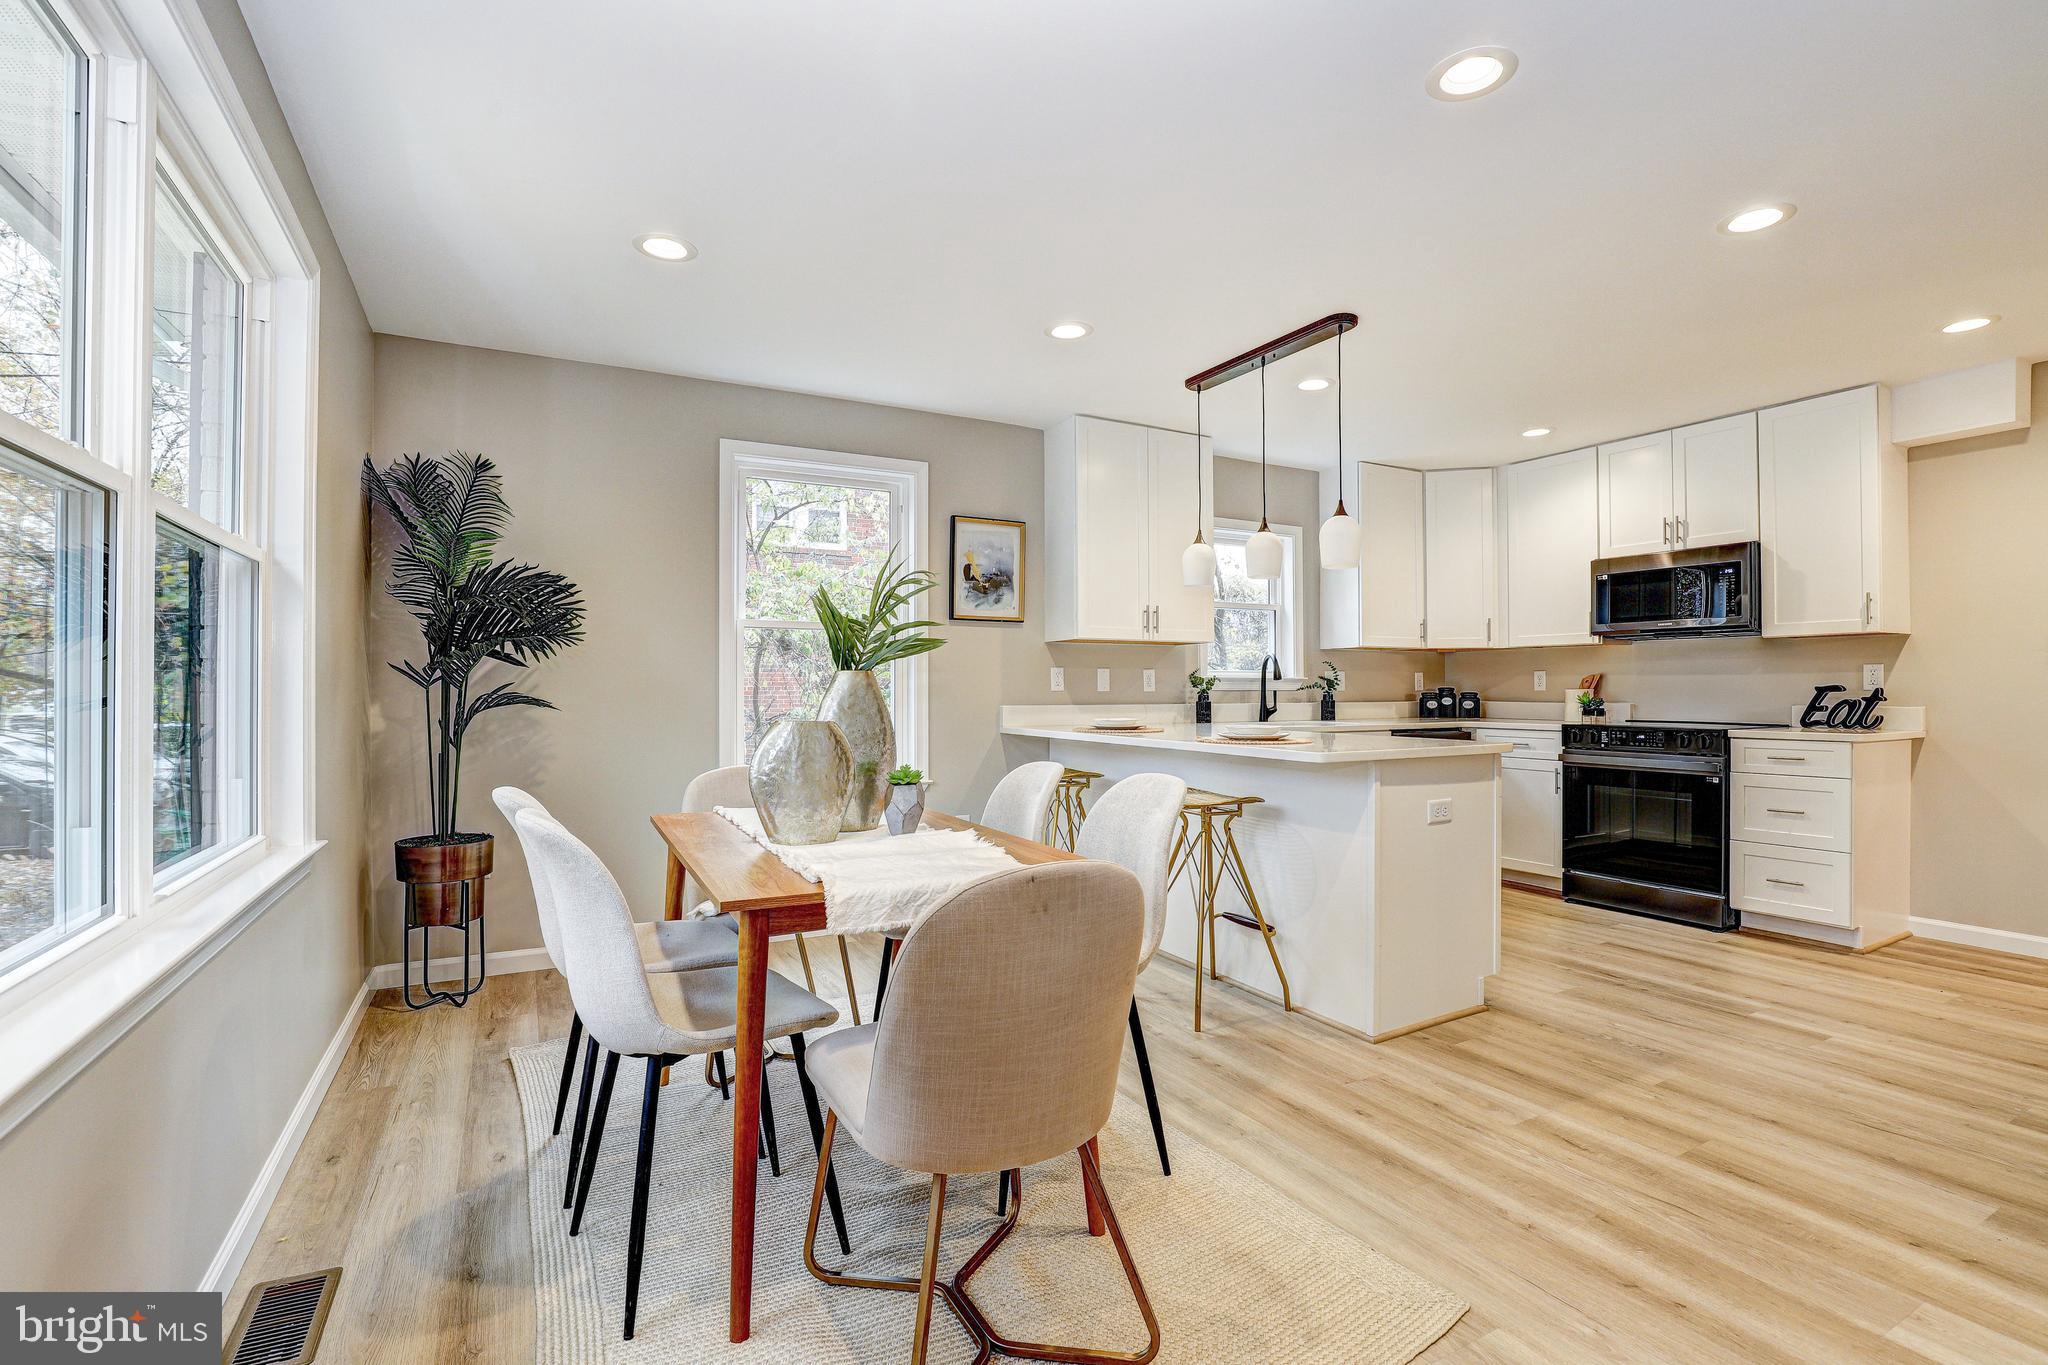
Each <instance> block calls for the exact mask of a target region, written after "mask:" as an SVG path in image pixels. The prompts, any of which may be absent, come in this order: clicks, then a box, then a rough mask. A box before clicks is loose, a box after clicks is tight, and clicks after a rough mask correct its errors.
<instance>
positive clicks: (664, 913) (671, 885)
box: [661, 853, 683, 919]
mask: <svg viewBox="0 0 2048 1365" xmlns="http://www.w3.org/2000/svg"><path fill="white" fill-rule="evenodd" d="M661 917H662V918H663V919H681V918H682V917H683V860H682V859H681V858H678V857H677V856H676V855H675V854H674V853H670V854H669V855H668V884H667V885H666V886H664V887H663V888H662V893H661Z"/></svg>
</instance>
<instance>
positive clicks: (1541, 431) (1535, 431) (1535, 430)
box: [1522, 427, 1550, 441]
mask: <svg viewBox="0 0 2048 1365" xmlns="http://www.w3.org/2000/svg"><path fill="white" fill-rule="evenodd" d="M1522 434H1523V435H1524V436H1526V437H1528V438H1529V439H1530V440H1532V441H1533V440H1535V439H1536V438H1537V437H1538V436H1548V435H1549V434H1550V428H1549V427H1530V428H1529V429H1528V430H1527V431H1525V432H1523V433H1522Z"/></svg>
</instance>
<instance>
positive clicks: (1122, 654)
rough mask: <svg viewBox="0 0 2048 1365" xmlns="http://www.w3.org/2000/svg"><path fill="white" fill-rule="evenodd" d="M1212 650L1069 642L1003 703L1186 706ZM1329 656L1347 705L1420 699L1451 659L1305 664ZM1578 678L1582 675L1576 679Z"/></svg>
mask: <svg viewBox="0 0 2048 1365" xmlns="http://www.w3.org/2000/svg"><path fill="white" fill-rule="evenodd" d="M1207 653H1208V650H1207V648H1206V647H1205V646H1201V645H1138V644H1127V645H1125V644H1117V645H1087V644H1062V645H1047V646H1045V654H1046V659H1045V663H1046V667H1045V668H1044V669H1041V670H1040V672H1039V676H1038V677H1037V678H1036V679H1035V683H1036V686H1035V687H1034V688H1031V689H1029V690H1027V691H1025V692H1021V693H1020V692H1019V691H1018V689H1017V687H1016V686H1015V685H1014V684H1012V685H1011V686H1010V687H1009V688H1008V689H1006V691H1005V695H1004V696H1003V700H1004V701H1006V702H1012V703H1033V702H1064V703H1067V704H1069V705H1073V706H1093V705H1096V704H1098V703H1102V702H1114V703H1118V704H1123V703H1129V702H1185V701H1188V700H1189V699H1190V693H1189V691H1188V685H1187V680H1188V674H1189V672H1191V671H1193V670H1194V669H1196V668H1198V667H1200V666H1201V665H1202V663H1203V661H1204V659H1205V657H1206V655H1207ZM1324 659H1328V660H1329V661H1330V662H1331V663H1333V664H1335V665H1337V667H1338V668H1339V669H1340V670H1341V671H1342V672H1343V674H1344V687H1343V689H1342V690H1341V691H1339V692H1338V693H1337V696H1338V698H1339V699H1340V700H1343V701H1392V700H1397V699H1401V698H1407V697H1412V696H1414V695H1415V675H1416V674H1417V673H1420V674H1422V676H1423V685H1424V686H1427V687H1435V686H1437V685H1439V684H1440V683H1443V682H1445V681H1446V679H1445V677H1444V661H1443V656H1442V655H1440V654H1427V653H1423V652H1422V651H1420V650H1415V651H1408V650H1398V651H1392V652H1388V651H1384V650H1370V649H1332V650H1327V651H1317V650H1314V649H1310V650H1309V651H1308V652H1307V655H1306V657H1305V658H1304V660H1303V663H1304V664H1305V665H1306V667H1307V671H1308V673H1309V674H1310V675H1314V674H1317V673H1320V672H1322V671H1323V660H1324ZM1055 666H1056V667H1059V668H1063V669H1065V670H1066V673H1067V690H1066V691H1065V692H1054V691H1053V690H1052V686H1051V682H1050V678H1049V670H1050V669H1051V668H1053V667H1055ZM1098 668H1106V669H1108V670H1109V690H1108V691H1106V692H1098V691H1096V690H1095V670H1096V669H1098ZM1148 668H1149V669H1152V670H1153V673H1154V682H1155V684H1156V685H1157V688H1158V690H1157V691H1154V692H1147V691H1146V690H1145V679H1144V670H1145V669H1148ZM1574 677H1575V678H1576V675H1574ZM1258 690H1259V689H1258V684H1256V683H1249V684H1246V685H1245V686H1243V687H1241V688H1236V687H1218V688H1217V689H1216V695H1217V696H1218V697H1223V696H1245V697H1250V696H1255V695H1256V694H1257V692H1258ZM1281 695H1282V696H1283V697H1284V698H1285V699H1286V700H1288V701H1303V700H1307V701H1313V700H1315V697H1314V694H1313V693H1306V692H1304V693H1299V694H1297V693H1295V692H1293V691H1291V690H1288V691H1283V692H1282V694H1281Z"/></svg>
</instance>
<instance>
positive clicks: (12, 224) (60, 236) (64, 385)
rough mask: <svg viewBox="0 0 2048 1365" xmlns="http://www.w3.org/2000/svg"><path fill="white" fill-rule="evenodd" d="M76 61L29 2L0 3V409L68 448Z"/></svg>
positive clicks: (77, 176)
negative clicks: (54, 437)
mask: <svg viewBox="0 0 2048 1365" xmlns="http://www.w3.org/2000/svg"><path fill="white" fill-rule="evenodd" d="M86 74H87V66H86V60H85V54H84V52H83V51H82V50H81V49H80V48H79V45H78V43H77V42H76V41H75V40H73V38H72V37H71V35H70V33H69V32H68V31H67V30H66V29H65V28H64V26H63V25H62V24H61V23H59V22H58V20H57V18H56V16H55V15H54V14H52V13H51V11H50V10H49V9H47V8H46V7H45V6H44V5H42V4H41V3H39V0H0V90H4V91H5V94H4V96H0V411H4V412H6V413H8V414H10V415H12V416H14V417H18V418H20V419H21V420H22V421H24V422H26V423H28V424H29V425H30V426H32V427H35V428H36V429H37V430H40V431H47V432H49V433H50V434H51V435H53V436H59V437H63V438H64V439H66V440H74V441H75V440H77V439H78V438H79V414H80V412H81V411H82V408H83V403H82V398H83V394H82V388H83V378H84V366H83V364H82V363H81V356H82V354H83V349H82V343H83V340H84V336H83V333H84V328H83V327H82V326H81V325H80V317H81V314H82V306H81V304H82V295H83V285H84V279H83V274H84V272H83V269H82V266H83V259H84V253H83V249H82V248H83V245H84V233H83V232H82V231H81V230H80V228H81V224H82V223H83V221H84V213H83V210H84V207H85V96H86Z"/></svg>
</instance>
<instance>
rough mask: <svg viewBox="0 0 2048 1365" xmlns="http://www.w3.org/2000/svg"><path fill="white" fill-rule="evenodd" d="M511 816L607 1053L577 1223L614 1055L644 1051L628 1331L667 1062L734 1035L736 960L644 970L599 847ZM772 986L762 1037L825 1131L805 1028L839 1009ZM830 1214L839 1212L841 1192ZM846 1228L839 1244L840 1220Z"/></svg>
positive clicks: (780, 982)
mask: <svg viewBox="0 0 2048 1365" xmlns="http://www.w3.org/2000/svg"><path fill="white" fill-rule="evenodd" d="M512 823H513V827H514V828H515V829H516V830H518V832H519V841H520V844H521V845H522V846H523V847H524V848H525V849H526V851H527V857H528V858H529V859H530V860H531V862H532V863H533V865H534V867H535V869H536V874H537V875H538V876H540V877H541V878H543V879H545V881H546V882H547V885H548V888H549V892H550V895H551V898H552V902H553V906H554V911H555V917H556V927H557V929H558V930H559V932H560V936H561V947H562V950H563V954H564V958H565V965H566V966H567V968H568V978H569V998H570V999H571V1000H572V1001H574V1002H575V1005H576V1013H577V1015H578V1016H579V1017H581V1019H582V1020H583V1026H584V1027H585V1028H586V1029H587V1030H588V1031H589V1033H590V1036H591V1038H592V1039H593V1040H595V1041H596V1042H597V1043H599V1044H601V1045H602V1046H603V1047H604V1048H605V1049H606V1050H607V1052H608V1053H609V1055H608V1056H607V1057H606V1059H605V1067H604V1076H603V1079H602V1080H601V1081H600V1082H599V1084H598V1090H597V1100H596V1103H595V1105H594V1106H593V1109H592V1113H591V1116H590V1136H589V1140H588V1141H587V1143H586V1144H585V1146H584V1150H583V1154H582V1163H581V1169H580V1170H578V1171H576V1172H574V1175H575V1179H576V1204H575V1207H576V1213H575V1221H576V1224H580V1222H581V1220H582V1217H583V1209H584V1205H585V1202H586V1201H587V1200H588V1199H589V1197H590V1182H591V1176H592V1173H593V1172H594V1171H595V1170H596V1168H597V1154H598V1148H599V1146H600V1144H601V1141H602V1138H603V1135H604V1124H605V1117H606V1113H607V1111H608V1110H609V1108H610V1106H611V1095H612V1082H613V1079H614V1078H615V1077H616V1075H617V1074H618V1066H619V1058H620V1057H622V1056H625V1057H642V1058H645V1059H646V1061H647V1077H646V1083H645V1086H644V1088H643V1090H642V1093H641V1101H640V1147H639V1151H638V1154H637V1156H636V1159H635V1163H634V1169H633V1211H632V1221H631V1225H630V1230H629V1232H628V1234H627V1242H626V1307H625V1335H626V1340H628V1341H630V1340H632V1339H633V1326H634V1319H635V1317H636V1316H637V1314H638V1311H639V1303H640V1264H641V1259H642V1253H643V1250H644V1248H645V1245H646V1240H647V1192H648V1186H649V1184H650V1182H651V1179H652V1174H653V1165H654V1133H655V1117H656V1110H657V1106H658V1105H659V1103H660V1100H661V1091H662V1085H661V1072H662V1068H663V1067H665V1066H668V1065H670V1064H672V1063H674V1062H676V1061H679V1060H681V1059H682V1058H684V1057H687V1056H696V1055H700V1054H704V1053H710V1052H722V1051H726V1050H728V1049H730V1048H732V1047H733V1046H734V1043H735V1041H736V1034H737V1031H738V1027H737V1021H736V1009H737V1001H738V994H739V971H738V969H737V968H734V967H707V968H703V969H700V970H698V971H692V972H670V973H662V974H659V975H651V974H649V973H648V972H647V971H646V970H644V968H643V966H642V964H641V961H640V949H639V943H638V939H637V936H636V934H635V931H634V927H633V916H632V913H631V912H630V911H629V910H627V908H626V898H625V895H624V894H623V893H622V892H621V891H620V890H619V884H618V883H617V882H616V881H614V880H613V879H612V875H611V873H610V872H609V871H608V870H607V869H606V868H605V865H604V863H603V862H601V861H600V860H599V859H598V857H597V855H596V854H595V853H592V852H591V851H590V849H589V848H587V847H586V846H585V845H584V844H583V843H582V841H581V840H579V839H577V838H576V836H575V835H573V834H571V833H569V831H568V830H566V829H564V828H563V827H562V826H561V824H560V823H559V822H558V821H556V820H554V819H552V818H551V817H549V816H548V815H546V814H545V813H543V812H541V811H538V810H522V811H520V812H519V813H518V814H517V815H515V816H514V817H513V822H512ZM767 985H768V990H767V1003H766V1006H765V1008H764V1010H763V1018H764V1020H765V1024H766V1036H767V1037H769V1038H788V1039H789V1040H790V1043H791V1046H792V1048H793V1050H794V1053H795V1057H796V1073H797V1079H798V1084H799V1085H800V1086H801V1088H802V1090H803V1095H804V1105H805V1108H806V1109H807V1110H809V1111H810V1112H811V1117H812V1119H813V1123H814V1127H813V1132H818V1131H819V1129H818V1127H817V1126H816V1124H817V1097H816V1092H815V1091H814V1090H813V1089H812V1088H811V1082H810V1077H809V1073H808V1070H807V1068H806V1066H805V1061H804V1047H803V1031H804V1030H805V1029H816V1028H825V1027H828V1026H829V1025H831V1024H834V1023H837V1022H838V1019H839V1011H838V1010H836V1009H834V1008H833V1007H832V1006H831V1005H830V1004H828V1003H826V1002H825V1001H823V1000H820V999H819V998H818V997H817V996H815V995H813V994H811V993H810V992H809V991H807V990H805V989H804V988H803V987H801V986H799V985H797V984H796V983H795V982H793V981H790V980H788V979H786V978H785V977H783V976H782V975H780V974H779V973H776V972H770V973H768V982H767ZM759 1064H760V1063H758V1062H757V1063H756V1065H759ZM761 1099H762V1115H763V1117H764V1118H767V1120H768V1121H769V1122H770V1123H773V1122H774V1119H773V1116H772V1111H771V1110H770V1109H769V1108H768V1087H767V1076H766V1074H765V1073H764V1074H763V1076H762V1087H761ZM835 1193H836V1191H835ZM833 1216H834V1217H835V1218H839V1217H840V1213H839V1209H838V1206H837V1201H836V1199H835V1201H834V1207H833ZM574 1226H575V1225H574V1224H572V1231H573V1230H574ZM840 1238H841V1243H842V1245H843V1244H844V1241H845V1231H844V1225H843V1222H842V1224H841V1231H840Z"/></svg>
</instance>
